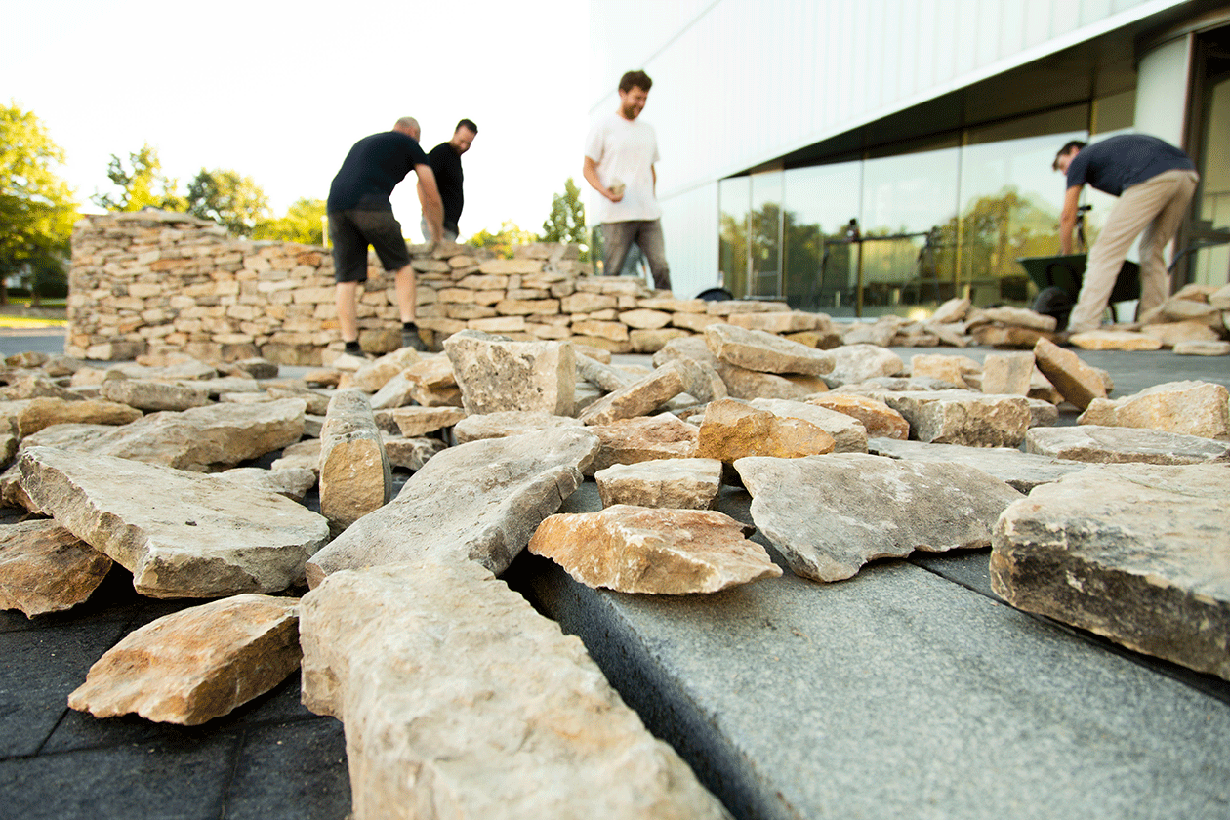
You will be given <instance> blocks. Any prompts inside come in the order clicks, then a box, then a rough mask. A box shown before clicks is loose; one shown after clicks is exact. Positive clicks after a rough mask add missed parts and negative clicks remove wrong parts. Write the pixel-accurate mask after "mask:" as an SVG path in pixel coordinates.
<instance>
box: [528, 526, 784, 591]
mask: <svg viewBox="0 0 1230 820" xmlns="http://www.w3.org/2000/svg"><path fill="white" fill-rule="evenodd" d="M749 534H750V531H749V530H748V529H745V528H744V525H743V524H741V523H739V522H738V521H736V520H734V519H733V518H731V517H730V516H728V515H724V514H723V513H719V512H712V511H708V510H679V509H646V508H644V507H632V506H627V505H624V504H616V505H615V506H612V507H607V508H606V509H604V510H603V511H602V512H597V513H557V514H556V515H552V516H550V517H548V518H547V519H546V520H545V521H543V522H542V524H541V525H540V526H539V527H538V530H537V531H536V532H535V533H534V537H533V538H531V539H530V543H529V547H528V549H529V551H530V552H532V553H534V554H535V555H542V556H545V557H547V558H550V559H551V560H552V561H554V562H556V563H557V564H559V565H560V566H562V567H563V568H564V569H565V570H566V571H567V572H568V574H569V575H571V576H572V577H573V578H575V579H577V580H578V581H580V582H581V583H583V584H585V585H586V586H590V587H595V588H597V587H603V588H605V589H611V590H614V591H616V592H626V593H636V594H650V595H689V594H694V593H713V592H720V591H721V590H723V589H727V588H729V587H732V586H738V585H740V584H746V583H750V582H752V581H757V580H760V579H762V578H778V577H780V576H781V574H782V571H781V569H779V568H778V567H777V565H776V564H774V563H773V562H772V561H771V560H769V556H768V554H767V553H766V552H765V551H764V548H763V547H761V546H760V545H759V544H755V543H753V542H751V541H748V540H747V539H746V537H745V536H747V535H749Z"/></svg>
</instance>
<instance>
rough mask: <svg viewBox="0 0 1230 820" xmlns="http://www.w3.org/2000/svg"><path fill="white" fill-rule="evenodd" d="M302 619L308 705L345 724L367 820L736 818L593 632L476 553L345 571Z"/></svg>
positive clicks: (323, 588)
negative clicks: (559, 620)
mask: <svg viewBox="0 0 1230 820" xmlns="http://www.w3.org/2000/svg"><path fill="white" fill-rule="evenodd" d="M301 618H302V624H301V631H302V642H303V647H304V659H303V700H304V703H305V705H307V706H308V708H309V709H311V710H312V711H314V712H317V713H321V714H330V715H334V716H337V717H340V718H342V719H343V720H344V721H345V725H346V748H347V759H348V763H349V767H350V786H351V794H352V816H353V817H354V820H395V819H396V818H413V817H430V816H449V817H455V818H494V817H500V818H508V820H541V818H547V817H561V818H562V817H576V818H606V817H610V818H616V817H618V818H629V819H630V820H633V819H635V820H685V819H689V818H696V819H697V820H700V819H701V818H705V819H706V820H708V819H710V818H712V820H718V818H728V817H729V815H728V814H727V813H726V811H725V809H723V808H722V807H721V804H719V803H718V802H717V801H716V800H714V799H713V797H712V796H711V795H709V794H708V793H707V792H706V791H705V790H704V789H703V788H702V787H701V786H700V785H699V784H698V783H697V781H696V778H695V777H694V776H693V774H692V773H691V771H690V770H689V769H688V768H687V766H686V765H684V764H683V763H682V762H681V761H680V760H679V758H678V756H677V755H676V754H675V752H674V751H673V750H672V749H671V748H670V747H669V746H666V745H665V744H664V743H662V742H661V741H658V740H656V739H654V738H653V736H652V735H650V734H649V733H648V732H647V731H645V728H644V726H643V724H642V723H641V721H640V719H639V718H638V717H637V716H636V714H635V713H634V712H632V711H631V710H630V709H628V708H627V707H626V706H625V705H624V704H623V701H622V700H621V699H620V697H619V695H618V694H616V693H615V691H614V690H613V689H611V687H610V686H609V684H607V682H606V680H605V679H604V678H603V676H602V673H601V672H599V671H598V669H597V667H596V666H595V665H594V663H593V661H592V660H591V659H590V657H589V655H588V654H587V653H586V651H585V647H584V646H583V645H582V643H581V641H580V640H579V639H578V638H576V637H574V636H566V635H564V634H562V633H561V632H560V629H559V627H558V626H557V625H556V624H555V623H553V622H552V621H549V620H548V619H546V618H543V617H541V616H540V615H538V614H537V613H536V612H535V611H534V609H533V608H532V607H531V606H530V604H529V603H528V602H527V601H526V600H525V599H524V598H523V597H522V596H521V595H519V594H517V593H516V592H513V591H512V590H510V589H509V588H508V586H507V585H506V584H505V583H504V582H503V581H500V580H498V579H497V578H494V577H493V576H492V575H491V574H490V573H489V572H487V571H486V570H484V569H483V568H482V567H480V566H478V565H476V564H474V563H472V562H466V561H463V562H460V563H458V564H455V565H454V564H439V563H435V562H422V563H412V564H402V565H398V566H395V567H379V568H373V569H370V570H365V571H362V572H340V573H337V574H335V575H332V576H330V577H329V578H328V579H326V580H325V581H324V583H322V584H321V585H320V586H319V587H317V588H316V589H313V590H312V591H311V592H310V593H308V594H307V595H306V596H305V597H304V600H303V604H302V607H301Z"/></svg>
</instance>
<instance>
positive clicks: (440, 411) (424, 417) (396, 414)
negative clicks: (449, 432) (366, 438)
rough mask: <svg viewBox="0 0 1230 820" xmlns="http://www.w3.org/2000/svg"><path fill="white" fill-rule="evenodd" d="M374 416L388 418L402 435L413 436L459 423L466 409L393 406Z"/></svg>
mask: <svg viewBox="0 0 1230 820" xmlns="http://www.w3.org/2000/svg"><path fill="white" fill-rule="evenodd" d="M376 416H377V417H381V416H383V417H386V418H388V419H389V420H390V421H391V422H392V423H393V424H394V425H395V426H396V428H397V429H398V431H400V432H401V434H402V435H403V436H409V437H411V438H413V437H414V436H422V435H426V434H427V433H434V432H435V431H437V430H443V429H445V428H446V427H453V426H455V425H457V424H459V423H461V421H462V419H464V418H466V411H465V410H463V409H462V408H460V407H395V408H393V409H392V410H382V411H381V412H380V413H377V414H376ZM378 423H379V422H378ZM381 428H382V429H384V428H383V425H381Z"/></svg>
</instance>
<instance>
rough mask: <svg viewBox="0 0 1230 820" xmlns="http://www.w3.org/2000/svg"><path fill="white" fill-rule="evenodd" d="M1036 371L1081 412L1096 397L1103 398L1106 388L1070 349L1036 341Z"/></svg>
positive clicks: (1100, 379)
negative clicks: (1039, 371) (1040, 372)
mask: <svg viewBox="0 0 1230 820" xmlns="http://www.w3.org/2000/svg"><path fill="white" fill-rule="evenodd" d="M1034 357H1035V359H1036V360H1037V363H1038V369H1039V370H1041V371H1042V374H1043V375H1044V376H1046V378H1047V379H1048V380H1049V381H1050V383H1051V384H1052V385H1054V386H1055V389H1056V390H1058V391H1059V392H1060V394H1062V395H1063V397H1064V398H1065V399H1067V400H1068V401H1070V402H1072V404H1075V405H1076V406H1077V407H1078V408H1080V409H1081V410H1084V409H1085V408H1086V407H1088V406H1089V402H1091V401H1093V400H1094V399H1095V398H1103V399H1104V398H1106V392H1107V390H1106V385H1105V383H1104V382H1103V381H1102V377H1101V376H1100V375H1099V374H1098V372H1097V371H1096V370H1094V368H1092V367H1090V366H1089V365H1087V364H1085V362H1084V361H1082V360H1081V358H1080V357H1079V356H1077V355H1076V354H1075V353H1073V352H1072V351H1071V350H1064V349H1063V348H1062V347H1058V346H1057V345H1054V344H1052V343H1051V342H1049V341H1048V340H1046V339H1039V340H1038V342H1037V344H1035V345H1034Z"/></svg>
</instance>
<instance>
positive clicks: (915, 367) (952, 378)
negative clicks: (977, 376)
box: [910, 353, 982, 388]
mask: <svg viewBox="0 0 1230 820" xmlns="http://www.w3.org/2000/svg"><path fill="white" fill-rule="evenodd" d="M981 370H982V368H981V366H979V365H978V363H977V362H975V361H973V360H972V359H970V358H969V357H968V356H954V355H950V354H945V353H920V354H918V355H915V356H912V357H910V375H912V376H915V377H917V376H925V377H929V378H932V379H938V380H939V381H942V382H947V383H948V384H951V385H952V386H953V387H958V388H964V387H965V386H966V385H965V374H966V373H977V372H980V371H981Z"/></svg>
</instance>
